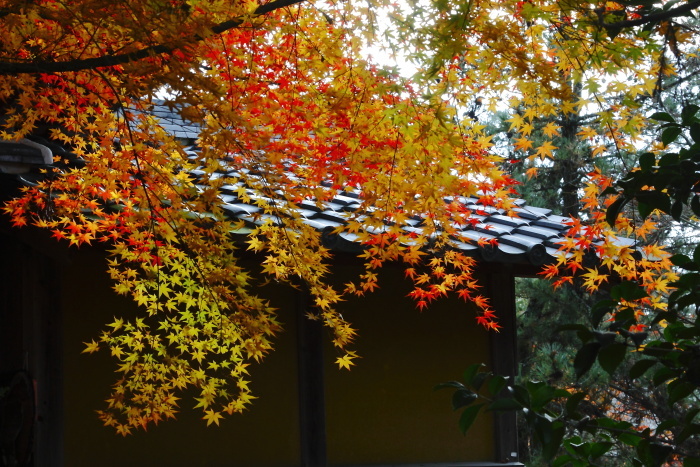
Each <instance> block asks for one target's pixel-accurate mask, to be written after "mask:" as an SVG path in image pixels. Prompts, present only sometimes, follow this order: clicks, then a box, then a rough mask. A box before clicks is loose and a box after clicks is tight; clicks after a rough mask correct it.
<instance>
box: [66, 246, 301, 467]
mask: <svg viewBox="0 0 700 467" xmlns="http://www.w3.org/2000/svg"><path fill="white" fill-rule="evenodd" d="M102 256H103V255H101V254H98V253H96V252H94V251H90V250H89V249H86V250H85V251H81V252H78V253H77V254H73V255H72V257H73V261H72V262H71V264H69V265H68V267H67V268H66V269H65V270H64V271H63V275H62V277H61V279H62V282H63V312H64V321H63V323H64V355H63V358H64V379H63V383H64V395H65V397H64V402H65V406H64V415H65V425H64V430H65V433H64V435H65V465H66V466H68V467H72V466H97V465H99V466H100V467H109V466H114V467H117V466H119V467H124V466H129V467H137V466H144V467H146V466H147V467H156V466H168V467H177V466H182V467H185V466H187V467H191V466H227V467H228V466H232V467H233V466H241V467H250V466H257V465H262V466H289V465H298V463H299V460H298V459H299V443H298V439H299V428H298V426H299V422H298V414H297V400H298V394H297V380H296V374H297V357H296V349H295V343H294V336H295V326H294V319H292V310H291V309H287V310H280V316H281V318H282V320H283V321H284V322H285V325H286V328H285V331H284V332H283V333H282V334H280V335H279V337H278V339H277V340H276V346H277V349H276V351H275V352H272V353H271V354H270V355H269V356H268V357H267V358H266V359H265V360H264V362H263V364H261V365H251V367H249V370H250V373H251V379H252V384H251V386H250V387H251V389H252V390H253V392H254V395H255V396H257V397H258V399H257V400H256V401H255V402H254V403H253V405H252V406H251V408H250V410H248V411H247V412H245V413H243V414H237V415H233V416H227V417H226V418H225V419H223V420H221V421H220V424H221V426H220V427H216V426H214V425H212V426H209V427H207V426H206V422H205V421H204V420H202V419H201V417H202V415H203V413H202V412H201V409H196V410H193V409H192V407H194V406H195V405H196V402H195V401H194V399H193V397H196V396H198V395H197V394H187V395H183V396H182V400H180V401H179V402H180V407H181V409H182V410H181V412H180V413H179V414H178V415H177V420H175V421H172V420H170V421H166V422H161V423H160V424H159V425H158V426H153V427H149V429H148V432H143V431H142V430H141V431H138V432H135V434H134V435H131V436H127V437H122V436H118V435H116V434H115V432H114V430H113V429H111V428H107V427H104V426H102V424H101V422H100V421H99V420H98V418H97V415H96V414H95V410H98V409H102V408H104V407H105V403H104V402H103V401H104V399H106V398H107V397H109V390H110V387H111V385H112V384H113V383H114V382H115V381H116V376H117V374H116V373H114V370H115V369H116V361H115V360H114V359H112V358H110V357H109V351H104V350H103V351H100V352H97V353H95V354H90V355H88V354H81V351H82V350H83V348H84V344H83V342H86V341H87V342H89V341H90V340H91V339H93V338H95V339H97V338H98V337H99V335H100V333H101V331H102V330H103V329H104V326H105V325H106V324H107V323H108V322H110V321H108V320H111V319H112V317H113V316H117V317H124V318H128V317H129V316H133V312H134V305H133V304H132V302H131V301H130V300H129V299H127V298H124V297H121V296H118V295H116V294H115V293H113V292H112V291H111V290H110V285H111V284H110V279H109V277H107V274H106V272H105V271H106V266H105V262H104V259H103V257H102ZM268 295H271V296H270V299H271V300H273V302H274V305H275V306H277V307H282V306H283V305H284V304H286V303H289V302H292V303H293V298H294V297H293V294H292V291H291V290H280V289H278V290H277V293H276V294H274V296H272V295H273V294H268Z"/></svg>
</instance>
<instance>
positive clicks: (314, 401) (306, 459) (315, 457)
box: [297, 287, 327, 467]
mask: <svg viewBox="0 0 700 467" xmlns="http://www.w3.org/2000/svg"><path fill="white" fill-rule="evenodd" d="M309 305H310V295H309V292H308V291H307V290H306V289H305V288H303V287H302V289H301V290H300V292H299V293H298V299H297V320H298V326H297V329H298V331H297V349H298V356H299V423H300V430H299V431H300V436H301V439H300V443H301V466H302V467H325V466H326V463H327V460H326V403H325V397H324V378H323V363H324V362H323V322H322V321H321V320H311V319H309V318H308V317H307V316H306V314H307V313H308V312H309V308H310V307H309Z"/></svg>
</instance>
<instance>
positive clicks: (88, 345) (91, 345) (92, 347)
mask: <svg viewBox="0 0 700 467" xmlns="http://www.w3.org/2000/svg"><path fill="white" fill-rule="evenodd" d="M83 344H85V348H84V349H83V351H82V353H93V352H97V351H98V350H100V344H99V343H97V342H95V339H93V340H92V341H90V342H83Z"/></svg>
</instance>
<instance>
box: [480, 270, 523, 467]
mask: <svg viewBox="0 0 700 467" xmlns="http://www.w3.org/2000/svg"><path fill="white" fill-rule="evenodd" d="M486 275H487V286H486V287H487V292H488V296H489V298H490V300H491V305H492V306H493V307H494V309H495V310H496V315H497V316H498V323H499V324H500V325H501V329H500V330H499V331H500V332H494V333H491V369H492V371H493V372H494V373H496V374H499V375H503V376H506V377H508V378H509V380H510V381H511V382H512V381H513V379H514V378H515V373H516V368H517V347H516V337H517V336H516V333H517V323H516V310H515V277H514V275H513V274H512V272H511V271H503V270H501V271H498V270H491V271H489V272H487V274H486ZM494 441H495V451H496V452H495V458H496V461H497V462H517V461H518V432H517V418H516V414H515V413H512V412H501V413H495V414H494Z"/></svg>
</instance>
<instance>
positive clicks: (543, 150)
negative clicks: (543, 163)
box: [535, 141, 558, 159]
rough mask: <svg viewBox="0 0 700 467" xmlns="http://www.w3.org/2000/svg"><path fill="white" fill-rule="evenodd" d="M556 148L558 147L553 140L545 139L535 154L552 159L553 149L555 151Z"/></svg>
mask: <svg viewBox="0 0 700 467" xmlns="http://www.w3.org/2000/svg"><path fill="white" fill-rule="evenodd" d="M555 149H558V148H557V147H556V146H554V145H553V144H552V143H551V142H549V141H545V142H543V143H542V144H541V145H540V146H539V147H538V148H537V151H535V155H536V156H539V157H540V158H542V159H545V158H550V159H551V158H552V157H554V156H553V154H552V151H554V150H555Z"/></svg>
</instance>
